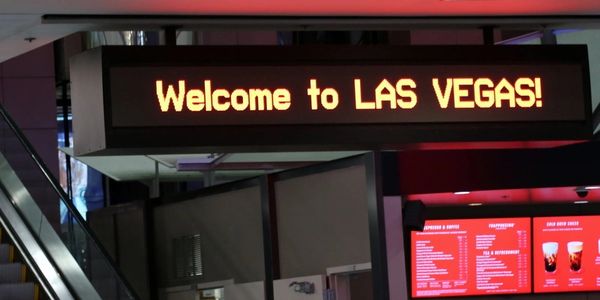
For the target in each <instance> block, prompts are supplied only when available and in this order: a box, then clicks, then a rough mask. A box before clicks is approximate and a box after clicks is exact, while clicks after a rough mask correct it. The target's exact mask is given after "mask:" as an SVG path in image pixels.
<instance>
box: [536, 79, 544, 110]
mask: <svg viewBox="0 0 600 300" xmlns="http://www.w3.org/2000/svg"><path fill="white" fill-rule="evenodd" d="M535 98H536V99H537V101H535V106H536V107H542V105H543V103H542V79H541V78H539V77H536V78H535Z"/></svg>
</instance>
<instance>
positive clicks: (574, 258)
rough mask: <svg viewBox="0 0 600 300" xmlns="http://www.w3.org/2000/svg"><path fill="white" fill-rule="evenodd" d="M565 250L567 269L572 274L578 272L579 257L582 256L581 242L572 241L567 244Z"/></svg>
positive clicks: (579, 267) (579, 265) (579, 268)
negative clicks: (567, 260)
mask: <svg viewBox="0 0 600 300" xmlns="http://www.w3.org/2000/svg"><path fill="white" fill-rule="evenodd" d="M567 250H568V252H569V267H570V268H571V271H573V272H579V271H580V270H581V256H582V254H583V242H581V241H572V242H568V243H567Z"/></svg>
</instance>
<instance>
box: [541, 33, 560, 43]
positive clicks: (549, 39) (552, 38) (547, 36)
mask: <svg viewBox="0 0 600 300" xmlns="http://www.w3.org/2000/svg"><path fill="white" fill-rule="evenodd" d="M556 44H557V41H556V34H554V31H552V30H550V29H544V30H543V31H542V45H556Z"/></svg>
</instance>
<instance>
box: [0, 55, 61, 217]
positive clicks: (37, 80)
mask: <svg viewBox="0 0 600 300" xmlns="http://www.w3.org/2000/svg"><path fill="white" fill-rule="evenodd" d="M54 85H55V81H54V51H53V47H52V45H46V46H43V47H40V48H37V49H35V50H33V51H31V52H28V53H25V54H23V55H20V56H18V57H16V58H13V59H10V60H8V61H6V62H4V63H1V64H0V103H1V104H2V105H3V106H4V107H5V108H6V110H7V111H8V112H9V114H10V115H11V116H12V118H13V119H14V120H15V121H16V122H17V124H18V126H19V127H20V128H21V130H22V131H23V133H24V134H25V135H26V136H27V138H28V139H29V140H30V142H31V144H33V146H34V147H35V150H36V151H37V152H38V154H39V155H40V156H41V158H42V159H43V160H44V162H45V163H46V165H47V166H48V168H49V169H50V170H51V172H52V173H53V174H54V176H56V177H58V152H57V149H56V147H57V136H56V127H57V122H56V92H55V86H54ZM0 144H1V145H2V149H1V150H2V151H3V154H4V155H5V156H6V157H7V159H8V160H9V163H10V164H11V165H12V166H13V168H15V169H16V171H17V174H18V175H19V177H21V180H22V181H23V182H24V183H25V184H26V186H27V187H28V190H29V191H30V193H31V194H32V195H33V197H34V199H35V200H36V201H37V203H38V205H39V206H40V208H41V209H42V211H44V213H45V214H46V217H47V218H48V220H49V221H50V223H52V224H55V225H56V224H58V219H59V213H58V211H59V205H58V198H57V197H56V196H55V194H53V192H52V191H50V190H49V186H48V185H47V184H45V183H44V184H42V182H43V181H42V180H43V177H41V173H39V172H37V171H35V169H34V166H33V164H32V163H31V160H30V158H29V157H28V156H27V155H26V154H25V153H24V152H23V151H22V148H21V146H20V145H19V144H18V142H17V141H16V140H15V139H14V138H12V134H11V133H5V132H3V134H2V141H1V142H0Z"/></svg>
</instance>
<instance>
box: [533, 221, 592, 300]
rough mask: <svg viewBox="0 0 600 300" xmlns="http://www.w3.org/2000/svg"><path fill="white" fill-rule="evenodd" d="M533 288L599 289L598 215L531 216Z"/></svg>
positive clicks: (544, 289)
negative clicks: (532, 232)
mask: <svg viewBox="0 0 600 300" xmlns="http://www.w3.org/2000/svg"><path fill="white" fill-rule="evenodd" d="M533 230H534V239H533V242H534V243H533V253H534V255H533V260H534V263H533V267H534V271H533V273H534V291H535V292H536V293H544V292H572V291H590V290H600V217H599V216H585V217H584V216H574V217H544V218H534V219H533Z"/></svg>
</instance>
